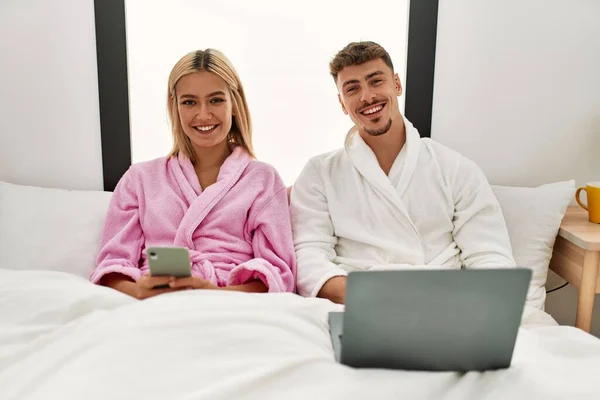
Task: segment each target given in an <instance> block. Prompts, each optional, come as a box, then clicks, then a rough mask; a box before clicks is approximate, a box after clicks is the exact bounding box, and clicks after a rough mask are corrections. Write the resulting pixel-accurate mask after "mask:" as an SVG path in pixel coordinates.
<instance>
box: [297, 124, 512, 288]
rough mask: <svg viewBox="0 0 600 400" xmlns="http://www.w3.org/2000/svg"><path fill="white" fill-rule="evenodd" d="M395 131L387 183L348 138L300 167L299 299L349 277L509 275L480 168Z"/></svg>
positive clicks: (504, 242) (508, 255) (356, 138)
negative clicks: (423, 270)
mask: <svg viewBox="0 0 600 400" xmlns="http://www.w3.org/2000/svg"><path fill="white" fill-rule="evenodd" d="M404 123H405V125H406V144H405V145H404V146H403V148H402V151H401V152H400V154H399V155H398V157H397V158H396V160H395V162H394V164H393V166H392V169H391V170H390V173H389V176H386V174H385V173H384V172H383V170H382V169H381V168H380V166H379V164H378V162H377V159H376V157H375V154H374V153H373V151H372V150H371V149H370V147H369V146H367V144H366V143H365V142H364V140H363V139H362V138H361V137H360V135H359V134H358V133H357V132H356V130H355V129H353V130H351V131H350V132H349V134H348V137H347V139H346V144H345V148H343V149H340V150H337V151H333V152H330V153H327V154H323V155H320V156H316V157H314V158H312V159H311V160H310V161H309V162H308V163H307V165H306V166H305V167H304V170H303V171H302V173H301V175H300V177H299V178H298V180H297V181H296V183H295V184H294V186H293V188H292V192H291V212H292V227H293V233H294V244H295V249H296V257H297V273H298V278H297V284H298V292H299V293H300V294H301V295H303V296H316V295H317V293H318V292H319V290H320V289H321V287H322V286H323V284H324V283H325V282H326V281H327V280H328V279H330V278H332V277H334V276H341V275H346V274H347V273H348V272H349V271H353V270H369V269H387V268H407V267H412V266H435V267H443V268H456V269H458V268H461V267H465V268H511V267H515V261H514V259H513V255H512V249H511V245H510V240H509V236H508V232H507V229H506V224H505V221H504V217H503V215H502V211H501V209H500V205H499V203H498V201H497V200H496V197H495V196H494V194H493V192H492V189H491V187H490V185H489V183H488V182H487V179H486V177H485V175H484V174H483V172H482V171H481V169H480V168H479V167H478V166H477V165H476V164H475V163H473V162H472V161H470V160H469V159H467V158H465V157H463V156H461V155H460V154H459V153H457V152H455V151H453V150H451V149H449V148H447V147H445V146H443V145H442V144H440V143H437V142H435V141H433V140H431V139H429V138H421V137H420V135H419V133H418V132H417V130H416V128H414V127H413V125H412V124H411V123H410V122H409V121H408V120H406V119H404Z"/></svg>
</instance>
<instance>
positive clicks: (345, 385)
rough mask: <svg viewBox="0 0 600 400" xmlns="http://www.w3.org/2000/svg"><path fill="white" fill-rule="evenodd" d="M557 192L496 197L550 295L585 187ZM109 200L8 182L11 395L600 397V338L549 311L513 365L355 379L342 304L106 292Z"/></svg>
mask: <svg viewBox="0 0 600 400" xmlns="http://www.w3.org/2000/svg"><path fill="white" fill-rule="evenodd" d="M556 185H559V184H555V186H551V187H550V186H547V187H542V189H543V190H546V191H552V192H553V193H554V198H555V199H556V204H557V205H558V206H555V207H554V209H552V210H550V208H549V207H547V209H546V210H545V211H544V210H543V207H540V205H539V204H529V205H527V203H526V201H525V200H526V197H527V196H530V197H532V198H533V197H538V196H539V194H540V190H542V189H540V188H535V189H534V188H526V189H525V188H524V189H517V188H495V190H497V195H498V197H499V199H501V204H502V206H503V210H505V207H510V209H506V210H505V217H506V218H507V223H509V221H519V223H520V224H522V226H519V227H517V226H516V225H515V224H516V222H510V223H509V231H511V241H513V240H515V241H516V240H517V238H519V242H518V243H514V244H516V246H515V257H516V258H517V261H518V262H519V261H521V262H522V263H525V262H527V263H528V265H530V266H531V267H532V268H535V267H539V268H538V269H539V270H534V275H537V277H538V278H539V277H540V276H542V277H543V283H542V287H543V284H545V276H543V274H545V273H547V264H545V271H544V270H543V268H541V267H543V264H544V263H547V262H548V261H549V256H548V254H547V253H548V251H550V254H551V247H552V243H553V241H552V240H551V241H550V242H549V240H550V239H552V238H551V237H550V236H551V234H552V231H553V230H554V229H556V230H557V229H558V227H557V225H556V224H557V223H560V219H561V218H562V215H560V213H561V212H562V213H563V214H564V208H566V205H567V203H568V200H569V199H570V196H572V189H573V188H572V186H573V185H572V182H571V184H570V186H568V187H567V185H565V184H564V183H561V184H560V185H562V186H560V185H559V186H560V187H559V186H556ZM561 188H562V189H561ZM550 189H552V190H550ZM559 189H561V190H562V191H561V190H559ZM559 193H562V194H561V195H560V196H559ZM109 196H110V195H109V194H107V193H99V192H74V191H60V190H53V189H41V188H31V187H23V186H16V185H10V184H6V183H0V399H2V400H4V399H6V400H12V399H19V400H20V399H45V400H46V399H211V400H212V399H245V398H248V399H269V398H277V399H281V398H285V399H311V400H312V399H345V400H348V399H388V398H389V399H395V398H408V399H513V398H514V399H538V398H539V399H567V398H568V399H599V398H600V385H599V384H598V383H597V377H600V340H599V339H597V338H595V337H593V336H591V335H589V334H587V333H584V332H583V331H580V330H578V329H576V328H573V327H567V326H558V325H557V324H556V322H555V321H554V320H553V319H552V318H551V317H550V316H549V315H548V314H546V313H545V312H544V311H543V310H542V309H541V308H542V307H540V308H537V307H527V308H526V310H525V312H524V315H523V321H522V326H521V328H520V331H519V335H518V339H517V344H516V347H515V352H514V357H513V363H512V366H511V367H510V368H508V369H505V370H500V371H494V372H485V373H477V372H472V373H467V374H459V373H425V372H407V371H387V370H375V369H371V370H358V369H356V370H355V369H351V368H348V367H345V366H343V365H340V364H337V363H336V362H335V361H334V356H333V350H332V347H331V342H330V338H329V332H328V325H327V313H328V312H329V311H332V310H337V309H340V308H341V306H338V305H335V304H333V303H331V302H329V301H326V300H322V299H306V298H301V297H299V296H296V295H293V294H254V295H252V294H243V293H231V292H219V291H186V292H179V293H173V294H169V295H163V296H158V297H155V298H152V299H148V300H144V301H137V300H134V299H132V298H129V297H127V296H125V295H123V294H121V293H118V292H116V291H113V290H111V289H108V288H104V287H99V286H95V285H93V284H91V283H89V281H87V279H86V276H87V274H89V271H90V268H91V267H92V266H93V256H94V253H95V245H96V242H95V241H96V240H97V236H98V234H99V227H101V225H102V222H103V218H104V212H105V210H106V204H107V201H108V198H109ZM561 196H562V197H561ZM546 197H548V195H547V194H546ZM559 197H560V199H561V200H560V201H559ZM524 199H525V200H524ZM565 199H566V203H565ZM524 201H525V203H524ZM549 203H552V201H549V202H548V201H546V202H545V204H549ZM559 203H560V204H559ZM563 203H564V204H563ZM510 204H514V205H512V206H511V205H510ZM517 204H518V207H517ZM32 205H36V206H37V208H35V209H33V208H31V206H32ZM524 205H527V207H526V208H523V207H524ZM563 206H564V207H563ZM519 207H520V208H519ZM561 210H562V211H561ZM542 211H544V212H545V214H543V215H542V214H540V213H542ZM528 218H530V219H529V220H528ZM531 218H533V219H534V220H535V221H538V222H539V223H537V222H536V223H534V221H532V220H531ZM556 220H557V221H558V222H556ZM555 225H556V226H555ZM540 227H543V228H544V229H541V228H540ZM536 229H537V230H536ZM534 231H535V235H534V234H533V233H534ZM542 231H543V232H542ZM553 234H554V235H556V231H554V233H553ZM519 235H520V236H519ZM534 236H535V237H534ZM549 237H550V239H548V238H549ZM536 243H537V245H536ZM536 246H537V247H536ZM548 246H549V249H546V248H547V247H548ZM536 257H537V258H536ZM540 263H541V264H540ZM534 264H535V265H534ZM540 279H541V278H540ZM534 292H535V291H534ZM542 304H543V300H542Z"/></svg>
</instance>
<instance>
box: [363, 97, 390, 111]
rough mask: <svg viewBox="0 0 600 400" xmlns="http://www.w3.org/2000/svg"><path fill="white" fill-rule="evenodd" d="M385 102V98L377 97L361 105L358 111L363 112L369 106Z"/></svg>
mask: <svg viewBox="0 0 600 400" xmlns="http://www.w3.org/2000/svg"><path fill="white" fill-rule="evenodd" d="M384 102H385V100H384V99H375V100H373V101H372V102H370V103H363V104H362V105H361V106H360V107H358V108H357V112H362V111H364V110H366V109H367V108H369V107H372V106H374V105H375V104H379V103H384Z"/></svg>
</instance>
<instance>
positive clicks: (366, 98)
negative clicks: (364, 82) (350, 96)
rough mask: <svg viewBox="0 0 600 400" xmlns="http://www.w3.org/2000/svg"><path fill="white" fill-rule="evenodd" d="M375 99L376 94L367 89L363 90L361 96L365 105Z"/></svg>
mask: <svg viewBox="0 0 600 400" xmlns="http://www.w3.org/2000/svg"><path fill="white" fill-rule="evenodd" d="M375 97H376V95H375V92H374V91H372V90H371V89H369V88H367V89H364V90H363V92H362V95H361V96H360V101H362V102H364V103H371V102H372V101H373V99H374V98H375Z"/></svg>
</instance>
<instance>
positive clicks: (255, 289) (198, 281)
mask: <svg viewBox="0 0 600 400" xmlns="http://www.w3.org/2000/svg"><path fill="white" fill-rule="evenodd" d="M169 286H170V287H171V288H174V289H178V290H179V289H211V290H231V291H236V292H250V293H264V292H268V288H267V286H265V284H264V283H262V282H261V281H260V280H256V281H251V282H248V283H245V284H243V285H235V286H223V287H220V286H217V285H214V284H212V283H211V282H210V281H207V280H206V279H202V278H196V277H193V276H190V277H187V278H175V279H174V280H172V281H170V282H169Z"/></svg>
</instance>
